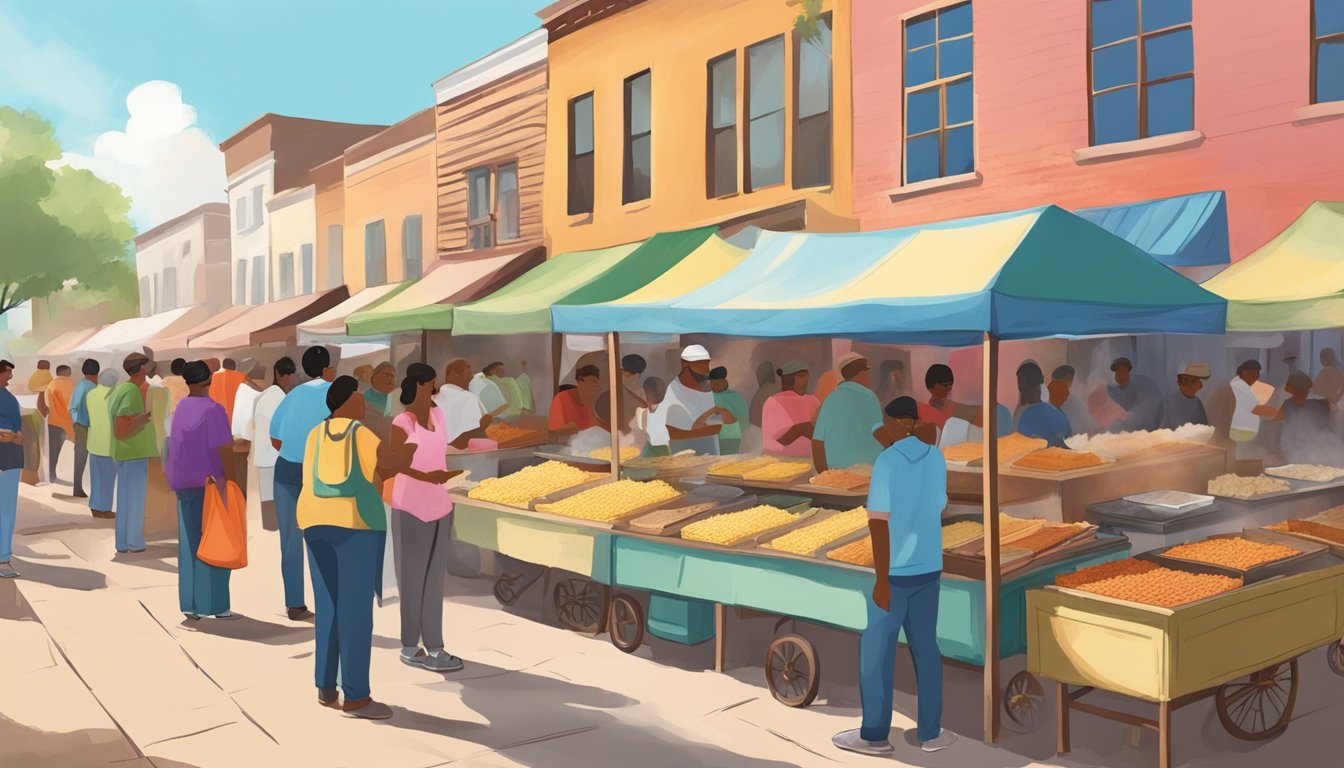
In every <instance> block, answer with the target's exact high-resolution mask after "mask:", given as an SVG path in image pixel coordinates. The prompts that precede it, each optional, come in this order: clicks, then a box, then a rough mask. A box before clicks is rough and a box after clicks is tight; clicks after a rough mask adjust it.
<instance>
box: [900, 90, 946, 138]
mask: <svg viewBox="0 0 1344 768" xmlns="http://www.w3.org/2000/svg"><path fill="white" fill-rule="evenodd" d="M938 91H939V88H938V86H936V85H935V86H934V87H932V88H927V89H925V90H922V91H915V92H914V93H911V94H910V96H909V97H908V98H907V99H906V112H905V135H906V136H914V135H916V134H920V133H924V132H925V131H931V130H933V129H934V128H937V127H938V115H939V110H940V106H941V105H940V104H939V103H938Z"/></svg>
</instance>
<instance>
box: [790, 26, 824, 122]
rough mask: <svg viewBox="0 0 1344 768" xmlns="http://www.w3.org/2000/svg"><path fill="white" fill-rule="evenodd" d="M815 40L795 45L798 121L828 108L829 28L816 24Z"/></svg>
mask: <svg viewBox="0 0 1344 768" xmlns="http://www.w3.org/2000/svg"><path fill="white" fill-rule="evenodd" d="M817 35H818V38H817V39H816V40H810V41H808V42H805V43H803V44H802V45H800V46H798V59H799V60H798V118H799V119H802V118H806V117H812V116H813V115H819V114H821V113H823V112H827V111H829V110H830V108H831V28H830V26H829V25H827V24H826V23H825V21H824V20H823V21H822V22H821V23H818V24H817Z"/></svg>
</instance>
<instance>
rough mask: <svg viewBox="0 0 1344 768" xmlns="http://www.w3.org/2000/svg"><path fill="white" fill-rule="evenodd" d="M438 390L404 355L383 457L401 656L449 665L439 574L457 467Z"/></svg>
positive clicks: (430, 373)
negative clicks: (452, 465) (388, 473)
mask: <svg viewBox="0 0 1344 768" xmlns="http://www.w3.org/2000/svg"><path fill="white" fill-rule="evenodd" d="M438 392H439V386H438V381H437V380H436V378H435V375H434V369H433V368H430V367H429V366H428V365H425V364H423V363H412V364H411V365H410V367H409V368H408V369H407V371H406V378H405V379H403V380H402V382H401V404H402V405H404V406H406V411H405V413H402V414H401V415H399V416H397V418H396V419H394V420H393V421H392V430H391V433H390V434H389V439H388V441H387V442H386V443H384V446H385V448H384V452H385V458H384V459H383V461H385V462H386V464H385V466H387V467H388V468H390V469H392V470H394V471H395V472H396V475H395V476H394V477H393V480H392V520H391V523H392V555H393V559H394V560H395V562H396V569H397V585H398V587H399V589H400V590H401V645H402V648H401V660H402V662H403V663H405V664H408V665H410V666H412V667H420V668H422V669H427V670H430V671H432V672H456V671H458V670H460V669H462V666H463V665H462V661H461V659H458V658H457V657H456V656H453V655H452V654H450V653H448V652H447V651H445V650H444V649H443V580H444V577H445V575H446V574H447V572H448V542H449V534H450V532H451V530H452V528H451V525H452V523H451V520H450V519H449V517H448V514H449V513H450V512H452V511H453V503H452V501H450V500H449V499H448V490H447V489H446V488H444V485H443V484H444V483H446V482H448V481H449V480H450V479H452V478H453V477H455V476H457V475H458V474H461V472H460V471H456V470H449V469H448V429H447V424H446V423H445V421H444V417H443V411H441V410H439V408H438V406H436V405H434V395H436V394H438ZM422 640H423V642H424V647H421V641H422Z"/></svg>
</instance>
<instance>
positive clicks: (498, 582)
mask: <svg viewBox="0 0 1344 768" xmlns="http://www.w3.org/2000/svg"><path fill="white" fill-rule="evenodd" d="M520 578H522V576H521V575H519V574H516V573H503V574H500V576H499V578H498V579H495V599H496V600H498V601H499V604H500V605H504V606H509V605H513V604H514V603H516V602H518V595H519V594H521V592H519V591H518V590H517V588H516V587H517V585H518V580H519V579H520Z"/></svg>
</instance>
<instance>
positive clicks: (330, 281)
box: [327, 224, 345, 288]
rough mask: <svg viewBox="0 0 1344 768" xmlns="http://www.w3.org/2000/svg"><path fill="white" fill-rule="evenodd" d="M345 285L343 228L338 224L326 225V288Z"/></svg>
mask: <svg viewBox="0 0 1344 768" xmlns="http://www.w3.org/2000/svg"><path fill="white" fill-rule="evenodd" d="M342 285H345V230H344V228H343V227H342V226H341V225H340V224H328V225H327V288H340V287H341V286H342Z"/></svg>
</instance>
